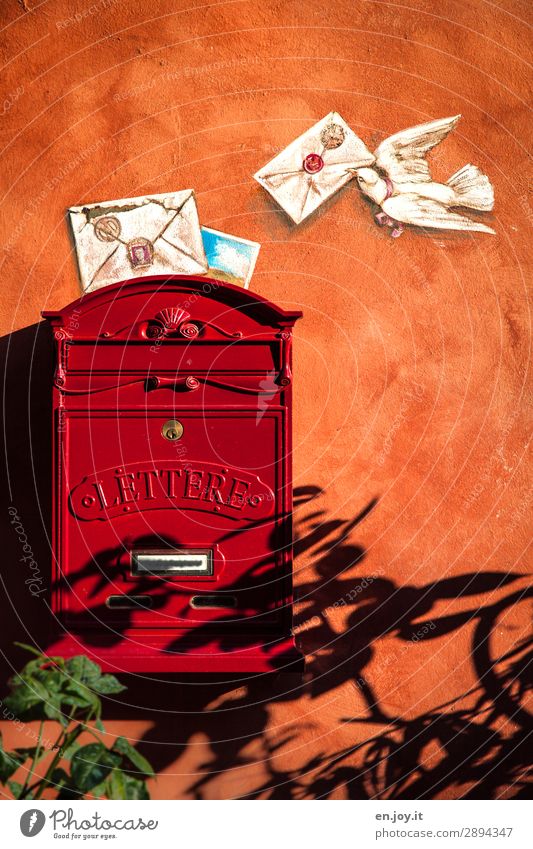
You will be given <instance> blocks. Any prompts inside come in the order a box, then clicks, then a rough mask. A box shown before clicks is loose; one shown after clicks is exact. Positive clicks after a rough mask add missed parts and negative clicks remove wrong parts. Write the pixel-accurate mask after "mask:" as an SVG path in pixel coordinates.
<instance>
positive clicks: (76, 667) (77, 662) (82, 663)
mask: <svg viewBox="0 0 533 849" xmlns="http://www.w3.org/2000/svg"><path fill="white" fill-rule="evenodd" d="M65 668H66V671H67V672H68V673H69V674H70V675H72V677H73V678H76V680H77V681H81V683H82V684H87V685H88V686H89V687H92V686H93V684H94V683H95V681H98V679H99V678H100V677H101V675H102V670H101V668H100V667H99V666H98V664H97V663H94V661H92V660H89V658H88V657H86V656H85V655H84V654H78V655H76V657H70V658H69V659H68V660H67V662H66V664H65Z"/></svg>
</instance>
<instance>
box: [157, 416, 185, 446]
mask: <svg viewBox="0 0 533 849" xmlns="http://www.w3.org/2000/svg"><path fill="white" fill-rule="evenodd" d="M161 433H162V435H163V436H164V437H165V439H168V440H169V441H170V442H176V441H177V440H178V439H181V437H182V436H183V425H182V423H181V422H178V421H177V420H176V419H169V420H168V422H165V424H164V425H163V427H162V428H161Z"/></svg>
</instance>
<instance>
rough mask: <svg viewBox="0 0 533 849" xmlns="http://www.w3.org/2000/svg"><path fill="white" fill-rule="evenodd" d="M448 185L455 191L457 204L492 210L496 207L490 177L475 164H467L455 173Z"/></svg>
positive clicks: (483, 210)
mask: <svg viewBox="0 0 533 849" xmlns="http://www.w3.org/2000/svg"><path fill="white" fill-rule="evenodd" d="M447 185H448V186H449V187H450V188H451V189H453V190H454V192H455V205H456V206H466V207H467V208H468V209H477V210H479V211H480V212H490V211H491V209H493V207H494V189H493V188H492V185H491V183H490V180H489V178H488V177H486V176H485V174H483V173H482V172H481V171H480V170H479V168H476V166H475V165H465V166H463V168H460V169H459V171H457V172H456V173H455V174H453V175H452V176H451V177H450V179H449V180H448V183H447Z"/></svg>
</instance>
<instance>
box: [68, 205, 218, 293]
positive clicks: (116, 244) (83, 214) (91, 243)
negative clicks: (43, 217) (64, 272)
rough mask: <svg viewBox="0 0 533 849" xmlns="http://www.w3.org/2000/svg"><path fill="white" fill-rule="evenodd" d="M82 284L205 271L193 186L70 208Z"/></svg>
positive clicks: (89, 286)
mask: <svg viewBox="0 0 533 849" xmlns="http://www.w3.org/2000/svg"><path fill="white" fill-rule="evenodd" d="M69 218H70V224H71V227H72V232H73V234H74V242H75V245H76V254H77V257H78V267H79V272H80V278H81V284H82V289H83V291H84V292H91V291H93V290H94V289H99V288H100V287H101V286H108V285H109V284H111V283H116V282H118V281H119V280H127V279H128V278H130V277H142V276H144V275H153V274H170V273H173V274H204V273H205V272H206V271H207V259H206V256H205V251H204V246H203V241H202V234H201V231H200V222H199V220H198V211H197V209H196V200H195V198H194V192H193V190H192V189H185V190H183V191H180V192H173V193H171V194H162V195H148V196H146V197H137V198H121V199H120V200H113V201H103V202H101V203H93V204H85V205H84V206H74V207H71V208H70V209H69Z"/></svg>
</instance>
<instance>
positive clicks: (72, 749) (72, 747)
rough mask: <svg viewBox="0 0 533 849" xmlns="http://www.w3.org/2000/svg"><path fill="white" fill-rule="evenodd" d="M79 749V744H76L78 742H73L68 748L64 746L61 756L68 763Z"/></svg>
mask: <svg viewBox="0 0 533 849" xmlns="http://www.w3.org/2000/svg"><path fill="white" fill-rule="evenodd" d="M79 748H80V744H79V743H78V741H77V740H73V741H72V742H71V743H70V744H69V745H68V746H65V748H64V750H63V752H62V753H61V755H62V757H63V758H64V759H65V760H66V761H69V760H70V759H71V757H72V756H73V754H74V753H75V752H77V751H78V749H79Z"/></svg>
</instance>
